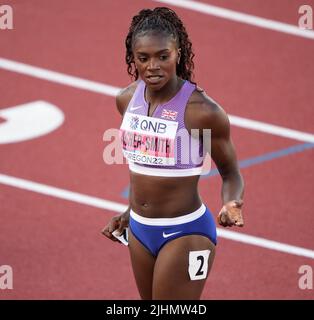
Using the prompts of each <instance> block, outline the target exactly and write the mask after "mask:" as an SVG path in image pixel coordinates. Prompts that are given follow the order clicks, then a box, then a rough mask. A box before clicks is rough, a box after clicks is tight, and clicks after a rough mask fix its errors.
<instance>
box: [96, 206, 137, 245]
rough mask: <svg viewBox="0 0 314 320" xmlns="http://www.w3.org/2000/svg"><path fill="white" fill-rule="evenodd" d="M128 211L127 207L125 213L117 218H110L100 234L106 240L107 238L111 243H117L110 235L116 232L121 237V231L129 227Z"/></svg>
mask: <svg viewBox="0 0 314 320" xmlns="http://www.w3.org/2000/svg"><path fill="white" fill-rule="evenodd" d="M130 210H131V208H130V207H128V208H127V210H126V211H125V212H123V213H122V214H119V215H117V216H114V217H113V218H111V220H110V221H109V223H108V224H107V225H106V226H105V227H104V228H103V230H102V231H101V233H102V234H103V235H105V236H106V237H107V238H109V239H110V240H112V241H119V240H118V239H117V238H115V237H114V236H113V235H112V232H113V231H115V230H117V231H118V235H121V234H122V233H123V230H124V229H125V228H126V227H128V225H129V218H130Z"/></svg>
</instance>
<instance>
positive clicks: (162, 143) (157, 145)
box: [120, 112, 178, 166]
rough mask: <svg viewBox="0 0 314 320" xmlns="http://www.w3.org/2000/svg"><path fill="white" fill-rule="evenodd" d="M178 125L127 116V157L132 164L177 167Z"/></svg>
mask: <svg viewBox="0 0 314 320" xmlns="http://www.w3.org/2000/svg"><path fill="white" fill-rule="evenodd" d="M177 129H178V122H176V121H168V120H164V119H159V118H151V117H147V116H143V115H139V114H133V113H129V112H126V113H125V115H124V117H123V121H122V125H121V127H120V140H121V144H122V150H123V154H124V156H125V157H126V158H127V159H128V160H129V161H132V162H137V163H141V164H149V165H159V166H172V165H175V152H174V148H175V137H176V132H177Z"/></svg>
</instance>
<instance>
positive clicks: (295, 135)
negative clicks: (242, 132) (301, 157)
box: [228, 115, 314, 142]
mask: <svg viewBox="0 0 314 320" xmlns="http://www.w3.org/2000/svg"><path fill="white" fill-rule="evenodd" d="M228 117H229V120H230V123H231V124H232V125H234V126H237V127H242V128H245V129H251V130H255V131H260V132H265V133H269V134H273V135H275V136H280V137H284V138H289V139H294V140H299V141H306V142H314V134H311V133H306V132H302V131H297V130H292V129H288V128H284V127H279V126H275V125H272V124H268V123H264V122H260V121H255V120H250V119H245V118H241V117H237V116H232V115H228Z"/></svg>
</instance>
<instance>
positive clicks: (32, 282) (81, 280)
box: [0, 0, 314, 299]
mask: <svg viewBox="0 0 314 320" xmlns="http://www.w3.org/2000/svg"><path fill="white" fill-rule="evenodd" d="M204 3H209V4H214V5H221V6H224V7H225V8H230V9H232V10H238V11H241V12H245V13H248V14H253V15H257V16H261V17H265V18H269V19H275V20H278V21H282V22H286V23H290V24H294V23H295V21H294V15H296V16H297V11H296V8H298V6H299V5H301V4H302V2H301V1H291V2H290V1H289V5H288V4H287V2H286V1H278V2H276V5H274V4H273V2H269V1H265V2H263V3H261V2H260V1H257V0H254V1H250V2H246V5H244V3H245V2H241V1H234V2H232V4H231V3H230V2H229V1H223V2H221V1H204ZM8 4H10V1H9V3H8ZM157 5H158V3H157V2H152V1H144V0H134V1H127V2H124V1H100V0H99V1H97V0H95V1H93V5H92V6H89V7H86V4H85V3H84V2H78V1H74V0H72V1H66V2H64V1H60V0H59V1H46V2H44V4H40V3H39V2H37V1H27V2H23V3H17V2H15V1H11V6H12V7H13V10H14V30H10V31H0V39H1V41H0V49H1V50H0V52H1V54H0V57H1V58H6V59H10V60H14V61H18V62H23V63H26V64H30V65H34V66H38V67H41V68H46V69H49V70H54V71H58V72H62V73H65V74H68V75H73V76H77V77H81V78H84V79H89V80H93V81H98V82H101V83H105V84H110V85H113V86H117V87H123V86H125V85H127V84H128V82H129V78H128V77H127V75H126V68H125V65H124V37H125V34H126V32H127V29H128V25H129V22H130V19H131V17H132V16H133V15H134V14H135V13H136V12H137V11H138V10H139V9H141V8H143V7H154V6H157ZM313 7H314V4H313ZM122 8H123V9H122ZM173 8H174V7H173ZM174 9H175V10H176V11H177V13H178V14H179V15H180V16H181V17H182V19H183V21H184V22H185V23H186V26H187V29H188V31H189V33H190V36H191V39H192V41H193V45H194V48H195V52H196V59H195V60H196V70H195V74H196V80H197V82H198V83H199V85H200V86H201V87H203V88H204V89H205V90H206V91H207V93H208V94H209V95H210V96H212V97H213V98H214V99H215V100H217V101H218V102H219V103H220V104H221V105H222V106H223V107H224V108H225V110H226V111H227V112H228V113H229V114H232V115H237V116H241V117H245V118H249V119H254V120H258V121H263V122H266V123H270V124H275V125H278V126H283V127H287V128H291V129H295V130H299V131H304V132H309V133H311V132H313V108H312V107H313V101H314V91H313V90H312V88H313V74H314V64H313V54H314V42H313V41H312V40H309V39H305V38H300V37H296V36H292V35H287V34H283V33H279V32H275V31H270V30H266V29H260V28H257V27H253V26H249V25H246V24H240V23H236V22H232V21H227V20H223V19H220V18H216V17H213V16H208V15H205V14H201V13H198V12H191V11H188V10H186V9H180V8H174ZM0 87H1V103H0V111H1V109H4V108H8V107H10V106H16V105H19V104H22V103H26V102H31V101H35V100H44V101H47V102H50V103H52V104H55V105H56V106H58V107H59V108H60V109H61V110H62V111H63V113H64V115H65V121H64V123H63V125H62V126H61V127H60V128H58V129H57V130H55V131H53V132H51V133H50V134H47V135H45V136H42V137H39V138H36V139H32V140H28V141H23V142H19V143H11V144H2V145H0V155H1V157H0V174H5V175H9V176H14V177H18V178H22V179H26V180H29V181H34V182H39V183H42V184H46V185H49V186H54V187H58V188H62V189H66V190H70V191H75V192H78V193H81V194H86V195H91V196H94V197H98V198H102V199H106V200H111V201H116V202H119V203H124V204H126V203H127V202H126V199H125V198H123V197H122V195H121V193H122V191H123V190H124V189H125V188H126V186H127V185H128V171H127V168H125V167H124V166H109V165H106V164H104V162H103V160H102V152H103V149H104V142H103V141H102V135H103V132H104V131H105V130H106V129H108V128H117V127H118V126H119V122H120V119H119V115H118V114H117V112H116V110H115V106H114V98H113V97H111V96H106V95H101V94H97V93H93V92H90V91H86V90H80V89H76V88H72V87H68V86H64V85H60V84H56V83H52V82H49V81H45V80H40V79H36V78H34V77H30V76H25V75H21V74H18V73H16V72H10V71H5V70H3V69H0ZM232 134H233V139H234V142H235V144H236V147H237V151H238V158H239V160H243V159H248V158H252V157H255V156H259V155H262V154H266V153H268V152H272V151H276V150H279V149H284V148H287V147H289V146H293V145H296V144H301V143H302V142H300V141H294V140H291V139H287V138H283V137H277V136H274V135H270V134H266V133H261V132H256V131H252V130H248V129H243V128H239V127H235V126H233V127H232ZM313 155H314V153H313V149H309V150H305V151H303V152H301V153H295V154H291V155H287V156H285V157H281V158H276V159H273V160H272V161H268V162H264V163H260V164H257V165H254V166H251V167H248V168H244V169H243V170H242V172H243V175H244V178H245V181H246V198H245V211H244V213H245V218H246V226H245V228H244V229H241V230H239V231H240V232H243V233H245V234H249V235H254V236H257V237H262V238H266V239H270V240H274V241H278V242H282V243H286V244H290V245H294V246H298V247H304V248H308V249H311V250H313V243H314V236H313V230H314V216H313V213H312V208H313V205H314V202H313V197H312V194H313V187H312V184H313V179H314V171H313ZM220 184H221V183H220V179H219V177H212V178H210V179H203V180H201V182H200V191H201V195H202V198H203V199H204V201H205V202H206V203H207V204H208V206H209V207H210V208H211V210H212V211H213V212H215V213H217V210H219V206H220V196H219V193H220ZM114 214H116V213H115V212H113V211H109V210H103V209H98V208H95V207H92V206H88V205H83V204H79V203H75V202H72V201H66V200H62V199H58V198H55V197H50V196H46V195H42V194H39V193H36V192H31V191H27V190H23V189H18V188H15V187H11V186H7V185H5V184H0V217H1V218H0V219H1V222H0V265H3V264H7V265H10V266H12V268H13V270H14V289H13V290H0V299H139V295H138V293H137V289H136V286H135V282H134V279H133V276H132V270H131V265H130V261H129V256H128V251H127V249H126V248H125V247H124V246H122V245H121V246H120V245H118V244H112V243H111V242H109V241H107V240H106V239H105V238H104V237H103V236H102V235H101V234H100V230H101V228H102V227H103V226H104V225H105V224H106V223H107V221H108V220H109V219H110V217H111V216H112V215H114ZM217 249H218V250H217V256H216V261H215V264H214V267H213V270H212V273H211V275H210V277H209V280H208V281H207V284H206V287H205V290H204V293H203V296H202V298H203V299H313V297H314V294H313V290H301V289H300V288H299V286H298V281H299V278H300V274H298V269H299V267H300V266H301V265H310V266H312V267H313V266H314V264H313V259H310V258H308V257H303V256H296V255H293V254H289V253H283V252H278V251H274V250H270V249H265V248H261V247H258V246H252V245H250V244H243V243H239V242H235V241H232V240H226V239H224V238H220V240H219V246H218V248H217Z"/></svg>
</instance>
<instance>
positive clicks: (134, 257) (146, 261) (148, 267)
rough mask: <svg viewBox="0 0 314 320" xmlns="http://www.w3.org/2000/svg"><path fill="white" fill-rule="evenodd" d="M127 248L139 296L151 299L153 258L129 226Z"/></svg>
mask: <svg viewBox="0 0 314 320" xmlns="http://www.w3.org/2000/svg"><path fill="white" fill-rule="evenodd" d="M129 250H130V257H131V262H132V268H133V273H134V277H135V281H136V285H137V288H138V291H139V293H140V296H141V298H142V299H144V300H151V299H152V285H153V274H154V265H155V260H156V259H155V258H154V256H153V255H152V254H151V253H150V252H149V251H148V250H147V249H146V248H145V247H144V246H143V245H142V244H141V243H140V242H139V241H138V240H137V239H136V238H135V237H134V235H133V234H132V232H131V229H130V228H129Z"/></svg>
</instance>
